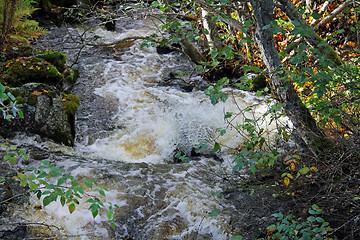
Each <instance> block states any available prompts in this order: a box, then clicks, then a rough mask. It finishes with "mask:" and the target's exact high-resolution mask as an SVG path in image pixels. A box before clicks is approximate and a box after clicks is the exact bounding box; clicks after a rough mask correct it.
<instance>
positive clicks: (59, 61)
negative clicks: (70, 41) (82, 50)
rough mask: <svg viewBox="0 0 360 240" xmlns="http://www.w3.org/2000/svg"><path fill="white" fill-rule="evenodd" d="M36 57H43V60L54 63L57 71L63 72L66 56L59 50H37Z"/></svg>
mask: <svg viewBox="0 0 360 240" xmlns="http://www.w3.org/2000/svg"><path fill="white" fill-rule="evenodd" d="M36 57H38V58H41V59H44V60H45V61H47V62H49V63H51V64H52V65H54V66H55V67H56V68H57V70H58V71H59V72H61V73H62V72H64V70H65V64H66V56H65V55H64V54H63V53H61V52H54V51H45V52H39V53H38V54H37V55H36Z"/></svg>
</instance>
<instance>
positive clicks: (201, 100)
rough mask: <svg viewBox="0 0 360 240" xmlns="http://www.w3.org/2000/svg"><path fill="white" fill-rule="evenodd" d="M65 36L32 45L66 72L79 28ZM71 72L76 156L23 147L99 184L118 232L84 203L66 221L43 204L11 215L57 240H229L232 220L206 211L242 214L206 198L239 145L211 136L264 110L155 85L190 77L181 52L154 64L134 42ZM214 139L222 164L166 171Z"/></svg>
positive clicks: (120, 32)
mask: <svg viewBox="0 0 360 240" xmlns="http://www.w3.org/2000/svg"><path fill="white" fill-rule="evenodd" d="M150 23H151V22H150V21H149V20H147V21H146V20H141V19H139V20H133V21H131V22H126V21H124V22H122V23H119V24H118V25H117V29H116V32H108V31H106V30H103V29H101V28H96V29H95V30H94V31H93V32H92V33H90V34H89V35H90V36H92V37H93V36H97V38H98V39H99V40H98V42H99V41H103V42H111V41H115V40H118V39H123V38H126V37H131V36H145V35H147V34H149V33H151V32H153V31H155V28H154V27H151V25H150ZM64 31H65V30H64V29H55V28H54V29H52V32H51V33H50V35H49V36H47V37H46V38H45V39H44V40H42V43H40V44H41V45H42V46H45V47H48V48H53V49H59V50H62V51H63V52H64V53H66V54H67V55H68V56H69V60H68V61H69V63H71V61H73V60H74V59H75V58H76V54H77V52H76V51H74V50H72V49H71V48H73V47H76V42H75V43H74V38H75V37H76V36H77V35H78V32H81V29H75V28H68V29H66V31H65V32H66V34H64ZM45 44H47V45H45ZM77 67H78V68H79V70H80V75H81V77H80V78H79V79H78V81H77V83H76V85H75V87H74V89H73V93H74V94H76V95H77V96H79V97H80V99H81V104H80V107H79V111H78V112H77V115H76V145H75V148H74V149H72V148H68V147H64V146H60V145H57V144H53V143H50V142H47V143H42V142H38V141H36V138H33V139H27V143H28V144H31V145H34V146H37V147H40V148H42V149H43V150H46V151H47V153H46V154H47V159H50V160H51V161H52V162H53V163H54V164H56V165H58V166H61V167H64V168H65V169H67V170H68V171H69V172H70V173H71V174H72V175H74V176H76V177H77V178H78V179H86V178H92V179H95V180H96V181H98V182H99V183H101V184H103V185H106V186H107V187H108V189H109V192H108V193H107V195H106V198H103V199H102V200H104V201H108V202H112V203H113V204H117V205H119V206H120V209H118V210H116V218H117V219H118V220H117V221H116V228H115V229H112V228H111V227H110V225H109V224H108V223H107V222H106V217H105V216H104V214H100V215H99V216H98V217H96V218H95V219H93V218H92V216H91V213H90V211H88V210H87V208H88V207H89V206H88V203H84V202H85V200H86V199H84V201H83V202H81V203H80V206H79V207H77V210H76V211H75V212H74V213H72V214H69V213H68V210H67V208H66V207H61V206H60V204H59V203H51V204H50V205H49V206H47V207H46V208H44V209H39V207H37V206H41V203H40V202H39V201H37V200H36V199H35V198H33V199H32V204H31V205H30V206H28V207H27V210H26V211H25V212H24V211H22V210H21V211H20V213H19V212H18V213H17V214H22V215H23V216H24V218H26V219H27V220H29V221H31V222H46V223H47V224H52V225H56V226H57V227H58V228H59V229H52V231H50V232H49V236H54V235H59V236H60V238H65V237H66V236H68V237H70V238H77V239H113V238H133V239H229V238H231V236H232V235H233V234H234V229H232V227H231V226H232V223H231V221H232V220H231V219H232V217H231V215H230V214H220V215H219V216H218V217H211V216H210V215H209V212H211V211H213V210H220V211H224V212H225V209H232V210H231V214H238V215H241V214H242V213H239V212H237V210H236V209H234V207H233V206H232V205H231V204H227V203H224V202H222V201H221V200H220V199H218V198H217V197H214V196H212V195H213V194H212V193H214V192H220V191H221V186H222V183H223V182H222V179H223V176H224V174H227V173H229V172H231V159H230V157H229V156H228V155H227V154H228V153H230V152H231V149H232V148H237V147H239V146H241V144H242V139H241V138H242V137H241V136H240V135H239V134H238V133H237V132H236V131H235V130H233V129H230V128H228V129H227V130H228V131H227V132H228V133H227V134H226V135H225V136H221V137H218V134H217V133H216V129H217V128H226V126H227V124H226V122H225V121H224V113H225V112H236V111H238V110H239V108H240V109H244V108H246V107H248V106H253V109H254V110H255V111H254V112H252V113H250V112H247V113H246V114H247V117H256V116H259V115H260V114H261V113H262V112H264V111H266V106H265V105H261V104H259V100H258V99H257V98H256V97H254V96H252V95H250V94H249V93H244V92H241V91H233V92H232V93H231V94H230V97H229V100H228V101H227V102H226V103H219V104H217V105H216V106H213V105H212V104H211V103H210V100H209V98H208V97H207V96H206V95H204V93H203V92H202V91H195V90H194V91H192V92H189V93H187V92H183V91H181V90H179V89H176V88H172V87H163V86H159V85H158V83H159V82H161V81H162V80H163V79H165V78H167V77H168V76H169V74H170V72H175V71H176V70H182V71H186V70H188V71H192V66H191V64H190V63H189V61H188V60H187V58H186V57H184V56H183V55H181V54H179V53H170V54H164V55H159V54H158V53H157V52H156V49H155V48H140V42H138V41H135V42H131V43H129V44H122V45H121V44H118V45H116V46H115V47H87V48H85V49H83V52H82V53H81V55H80V58H79V62H78V64H77ZM193 78H194V77H193ZM195 78H199V77H195ZM229 91H230V90H229ZM242 119H243V117H239V118H238V119H235V120H234V121H235V122H241V121H242ZM264 124H265V123H264ZM269 131H270V132H271V129H269ZM268 136H269V137H271V133H269V135H268ZM214 138H217V139H216V141H218V142H220V143H221V144H222V145H223V153H222V159H224V162H222V163H220V162H219V161H216V160H214V159H213V158H212V157H199V158H198V160H196V161H191V162H190V163H188V164H174V163H172V162H173V155H174V151H175V150H176V147H177V146H178V145H180V146H181V149H182V150H183V151H184V152H187V153H190V152H191V150H192V149H193V148H194V147H196V146H197V145H198V144H200V143H202V142H208V144H209V145H211V142H213V141H211V140H212V139H214ZM225 146H226V147H225ZM229 167H230V168H229ZM229 169H230V171H229ZM29 213H30V214H29ZM102 213H103V212H102ZM243 220H244V221H246V219H243ZM33 231H34V233H35V232H36V231H49V229H42V230H39V228H34V229H33Z"/></svg>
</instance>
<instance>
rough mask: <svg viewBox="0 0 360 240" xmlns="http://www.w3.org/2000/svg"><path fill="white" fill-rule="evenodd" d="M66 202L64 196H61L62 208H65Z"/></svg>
mask: <svg viewBox="0 0 360 240" xmlns="http://www.w3.org/2000/svg"><path fill="white" fill-rule="evenodd" d="M65 201H66V199H65V197H64V196H61V197H60V204H61V206H64V205H65Z"/></svg>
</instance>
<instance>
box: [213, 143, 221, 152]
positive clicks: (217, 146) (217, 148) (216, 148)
mask: <svg viewBox="0 0 360 240" xmlns="http://www.w3.org/2000/svg"><path fill="white" fill-rule="evenodd" d="M219 150H220V144H219V143H218V142H215V144H214V148H213V150H212V152H213V153H216V152H218V151H219Z"/></svg>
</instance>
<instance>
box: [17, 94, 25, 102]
mask: <svg viewBox="0 0 360 240" xmlns="http://www.w3.org/2000/svg"><path fill="white" fill-rule="evenodd" d="M15 101H16V102H17V103H19V104H20V103H24V102H25V99H24V98H23V97H22V96H18V97H16V98H15Z"/></svg>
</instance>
